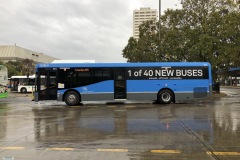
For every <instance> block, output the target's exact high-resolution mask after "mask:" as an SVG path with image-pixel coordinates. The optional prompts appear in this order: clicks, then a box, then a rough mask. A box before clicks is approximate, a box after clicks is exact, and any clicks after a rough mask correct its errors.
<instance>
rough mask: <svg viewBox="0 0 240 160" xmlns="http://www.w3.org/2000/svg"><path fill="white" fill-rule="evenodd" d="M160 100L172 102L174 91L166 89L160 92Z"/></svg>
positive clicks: (165, 102)
mask: <svg viewBox="0 0 240 160" xmlns="http://www.w3.org/2000/svg"><path fill="white" fill-rule="evenodd" d="M158 101H159V102H160V103H162V104H170V103H171V102H172V101H173V93H172V92H171V91H170V90H167V89H164V90H162V91H161V92H159V94H158Z"/></svg>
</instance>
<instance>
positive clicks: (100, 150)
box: [97, 148, 128, 152]
mask: <svg viewBox="0 0 240 160" xmlns="http://www.w3.org/2000/svg"><path fill="white" fill-rule="evenodd" d="M97 151H98V152H128V150H127V149H102V148H99V149H97Z"/></svg>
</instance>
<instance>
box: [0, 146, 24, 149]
mask: <svg viewBox="0 0 240 160" xmlns="http://www.w3.org/2000/svg"><path fill="white" fill-rule="evenodd" d="M0 149H5V150H23V149H25V148H24V147H13V146H12V147H0Z"/></svg>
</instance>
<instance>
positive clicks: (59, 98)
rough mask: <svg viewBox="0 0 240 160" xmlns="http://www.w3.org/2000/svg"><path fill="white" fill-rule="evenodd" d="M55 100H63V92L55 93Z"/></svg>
mask: <svg viewBox="0 0 240 160" xmlns="http://www.w3.org/2000/svg"><path fill="white" fill-rule="evenodd" d="M57 101H63V94H61V93H58V94H57Z"/></svg>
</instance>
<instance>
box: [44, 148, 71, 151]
mask: <svg viewBox="0 0 240 160" xmlns="http://www.w3.org/2000/svg"><path fill="white" fill-rule="evenodd" d="M47 150H53V151H73V150H75V148H47Z"/></svg>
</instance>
